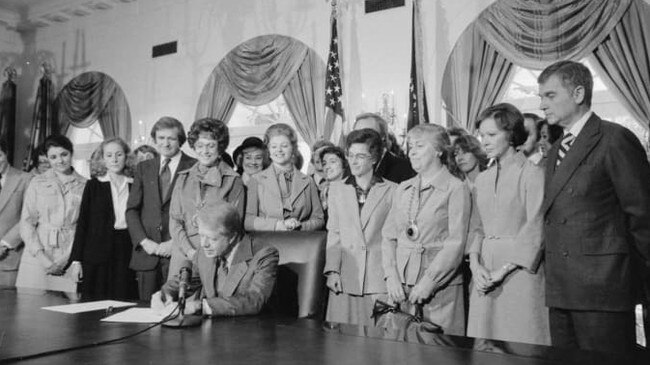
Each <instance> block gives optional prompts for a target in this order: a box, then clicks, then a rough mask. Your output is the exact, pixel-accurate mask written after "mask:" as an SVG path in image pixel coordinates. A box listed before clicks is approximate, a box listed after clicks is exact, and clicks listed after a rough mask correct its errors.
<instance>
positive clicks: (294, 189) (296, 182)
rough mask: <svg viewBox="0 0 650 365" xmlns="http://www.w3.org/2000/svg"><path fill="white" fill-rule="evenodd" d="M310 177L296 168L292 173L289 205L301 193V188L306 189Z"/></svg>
mask: <svg viewBox="0 0 650 365" xmlns="http://www.w3.org/2000/svg"><path fill="white" fill-rule="evenodd" d="M309 179H310V177H309V176H307V175H304V174H301V173H299V172H298V170H296V171H295V172H294V174H293V183H292V184H291V199H290V200H289V201H290V202H291V206H293V204H294V203H295V202H296V199H298V197H299V196H300V194H302V192H303V190H305V189H307V186H308V185H309Z"/></svg>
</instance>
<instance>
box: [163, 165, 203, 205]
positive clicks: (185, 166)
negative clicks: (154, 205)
mask: <svg viewBox="0 0 650 365" xmlns="http://www.w3.org/2000/svg"><path fill="white" fill-rule="evenodd" d="M194 162H195V161H194V159H192V158H191V157H189V156H188V155H186V154H185V153H183V152H181V159H180V161H178V166H177V167H176V171H174V177H172V182H171V184H170V185H169V190H168V191H167V195H166V196H165V197H164V199H163V200H162V205H165V204H167V202H169V199H171V197H172V191H173V190H174V186H175V185H176V179H177V178H178V173H179V172H181V171H184V170H187V169H189V168H190V167H192V166H193V165H194ZM158 173H160V159H158ZM159 189H160V188H159ZM158 191H160V190H158Z"/></svg>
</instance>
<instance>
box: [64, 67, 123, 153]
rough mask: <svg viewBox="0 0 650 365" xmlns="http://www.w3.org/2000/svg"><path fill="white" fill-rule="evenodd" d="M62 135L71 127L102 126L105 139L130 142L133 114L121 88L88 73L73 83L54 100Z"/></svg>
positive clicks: (104, 78)
mask: <svg viewBox="0 0 650 365" xmlns="http://www.w3.org/2000/svg"><path fill="white" fill-rule="evenodd" d="M55 108H56V112H55V115H56V117H57V119H58V123H59V126H60V132H61V134H64V135H65V133H66V131H67V130H68V127H69V126H70V125H73V126H75V127H77V128H88V127H90V125H91V124H92V123H94V122H95V121H98V122H99V125H100V127H101V130H102V133H103V134H104V137H105V138H109V137H116V136H117V137H121V138H122V139H124V140H125V141H127V142H128V141H130V140H131V113H130V111H129V106H128V103H127V101H126V97H125V95H124V93H123V92H122V90H121V89H120V87H119V86H118V85H117V83H115V81H113V79H111V78H110V77H109V76H108V75H106V74H103V73H101V72H85V73H82V74H81V75H79V76H77V77H75V78H74V79H72V80H71V81H70V82H69V83H68V84H67V85H66V86H65V87H64V88H63V90H61V92H60V93H59V95H58V96H57V98H56V100H55Z"/></svg>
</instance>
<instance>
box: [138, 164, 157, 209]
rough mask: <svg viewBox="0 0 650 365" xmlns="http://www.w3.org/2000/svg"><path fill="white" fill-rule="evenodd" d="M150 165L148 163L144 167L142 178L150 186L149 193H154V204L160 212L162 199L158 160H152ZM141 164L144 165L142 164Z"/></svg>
mask: <svg viewBox="0 0 650 365" xmlns="http://www.w3.org/2000/svg"><path fill="white" fill-rule="evenodd" d="M150 161H152V163H149V164H147V165H145V166H144V169H145V171H143V174H144V176H145V177H146V179H147V180H148V182H147V183H148V184H149V185H150V186H152V188H151V191H155V196H156V199H155V201H156V203H157V204H158V205H159V206H158V207H157V208H156V210H160V207H161V206H162V199H161V198H160V179H159V175H160V158H154V159H152V160H150ZM142 163H146V161H145V162H142Z"/></svg>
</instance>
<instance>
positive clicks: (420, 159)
mask: <svg viewBox="0 0 650 365" xmlns="http://www.w3.org/2000/svg"><path fill="white" fill-rule="evenodd" d="M408 146H409V159H410V161H411V165H412V166H413V168H414V169H415V171H416V172H417V173H418V174H417V176H415V177H414V178H411V179H409V180H406V181H404V182H402V183H401V184H400V185H399V186H398V187H397V189H395V193H394V194H393V201H392V207H391V210H390V214H389V216H388V218H387V219H386V224H385V225H384V229H383V231H382V234H383V242H382V250H383V266H384V272H385V276H386V287H387V290H388V296H389V299H391V300H392V301H393V302H396V303H398V304H399V305H400V307H401V309H402V311H404V312H408V313H411V314H414V313H415V307H416V305H422V309H423V310H422V312H423V313H422V314H423V320H425V321H430V322H433V323H435V324H438V325H440V326H441V327H442V328H443V330H444V332H445V333H446V334H452V335H464V334H465V315H464V299H463V286H462V283H463V276H462V274H461V273H460V271H459V269H458V268H459V265H460V264H461V261H462V259H463V254H464V252H465V241H466V239H467V230H468V224H469V215H470V193H469V189H468V187H467V184H464V183H463V182H462V181H461V180H460V179H458V178H457V177H456V176H454V175H453V174H452V172H454V173H457V171H458V170H457V167H456V164H455V161H454V157H453V154H452V153H451V146H450V142H449V136H448V135H447V133H446V131H445V129H444V128H443V127H441V126H438V125H435V124H422V125H418V126H416V127H414V128H413V129H411V130H410V131H409V133H408Z"/></svg>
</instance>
